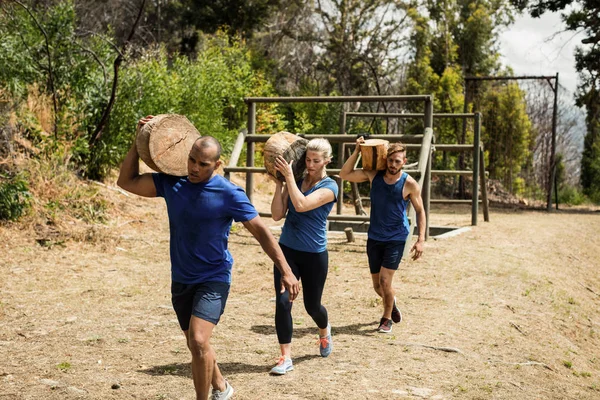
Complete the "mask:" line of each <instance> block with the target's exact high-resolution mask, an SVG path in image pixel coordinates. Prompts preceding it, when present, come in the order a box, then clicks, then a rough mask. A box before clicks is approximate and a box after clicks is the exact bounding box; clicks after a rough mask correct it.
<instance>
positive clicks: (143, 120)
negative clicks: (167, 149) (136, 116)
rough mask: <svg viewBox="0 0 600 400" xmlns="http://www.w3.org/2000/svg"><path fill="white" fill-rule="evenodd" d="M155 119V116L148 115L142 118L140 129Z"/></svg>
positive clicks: (139, 124)
mask: <svg viewBox="0 0 600 400" xmlns="http://www.w3.org/2000/svg"><path fill="white" fill-rule="evenodd" d="M152 118H154V115H147V116H145V117H144V118H141V119H140V120H139V121H138V129H139V128H141V127H142V126H144V125H146V124H147V123H148V122H150V120H151V119H152Z"/></svg>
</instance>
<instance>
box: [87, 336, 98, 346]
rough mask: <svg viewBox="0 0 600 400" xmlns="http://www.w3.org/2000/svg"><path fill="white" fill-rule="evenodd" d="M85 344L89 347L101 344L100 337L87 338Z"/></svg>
mask: <svg viewBox="0 0 600 400" xmlns="http://www.w3.org/2000/svg"><path fill="white" fill-rule="evenodd" d="M85 342H86V343H87V344H89V345H95V344H98V343H101V342H102V338H101V337H100V336H92V337H90V338H87V339H86V340H85Z"/></svg>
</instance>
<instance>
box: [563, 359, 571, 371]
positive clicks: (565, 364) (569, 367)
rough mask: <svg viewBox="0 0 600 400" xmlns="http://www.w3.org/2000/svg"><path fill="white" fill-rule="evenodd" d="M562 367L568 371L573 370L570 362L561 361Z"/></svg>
mask: <svg viewBox="0 0 600 400" xmlns="http://www.w3.org/2000/svg"><path fill="white" fill-rule="evenodd" d="M562 365H563V366H564V367H565V368H568V369H571V368H573V363H572V362H571V361H567V360H563V362H562Z"/></svg>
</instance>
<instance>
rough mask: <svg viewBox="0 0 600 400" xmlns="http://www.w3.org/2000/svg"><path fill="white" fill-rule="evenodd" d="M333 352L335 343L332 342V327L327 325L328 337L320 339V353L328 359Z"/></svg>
mask: <svg viewBox="0 0 600 400" xmlns="http://www.w3.org/2000/svg"><path fill="white" fill-rule="evenodd" d="M331 350H333V342H332V341H331V325H330V324H327V335H326V336H321V337H320V338H319V352H321V357H327V356H328V355H330V354H331Z"/></svg>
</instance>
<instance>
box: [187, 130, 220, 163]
mask: <svg viewBox="0 0 600 400" xmlns="http://www.w3.org/2000/svg"><path fill="white" fill-rule="evenodd" d="M194 146H197V147H198V149H206V148H208V147H213V146H214V147H216V148H217V154H216V156H215V158H214V159H213V161H219V158H221V151H222V150H223V149H222V147H221V143H219V141H218V140H217V139H216V138H214V137H212V136H201V137H199V138H198V139H196V142H194Z"/></svg>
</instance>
